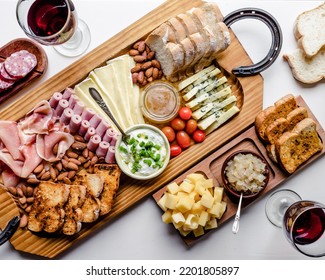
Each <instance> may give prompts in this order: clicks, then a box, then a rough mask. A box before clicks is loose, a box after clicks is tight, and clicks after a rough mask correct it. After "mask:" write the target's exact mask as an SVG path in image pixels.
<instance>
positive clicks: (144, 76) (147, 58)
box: [129, 41, 163, 87]
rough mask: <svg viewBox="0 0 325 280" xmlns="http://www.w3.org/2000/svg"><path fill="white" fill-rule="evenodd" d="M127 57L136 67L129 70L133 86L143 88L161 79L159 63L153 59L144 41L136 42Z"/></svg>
mask: <svg viewBox="0 0 325 280" xmlns="http://www.w3.org/2000/svg"><path fill="white" fill-rule="evenodd" d="M129 55H130V56H132V57H133V59H134V61H135V63H136V65H135V66H134V67H133V68H132V69H131V73H132V80H133V83H134V84H137V85H138V86H140V87H144V86H145V85H146V84H148V83H150V82H152V81H154V80H157V79H161V78H162V76H163V73H162V70H161V66H160V63H159V61H158V60H157V59H155V52H154V51H151V50H150V48H149V47H148V46H147V45H146V43H145V41H138V42H136V43H135V44H134V45H133V47H132V49H131V50H130V51H129Z"/></svg>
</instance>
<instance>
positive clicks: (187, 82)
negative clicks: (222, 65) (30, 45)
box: [178, 65, 216, 91]
mask: <svg viewBox="0 0 325 280" xmlns="http://www.w3.org/2000/svg"><path fill="white" fill-rule="evenodd" d="M215 68H216V67H215V66H214V65H211V66H209V67H207V68H205V69H203V70H202V71H200V72H198V73H196V74H194V75H192V76H191V77H189V78H187V79H185V80H184V81H181V82H180V83H179V84H178V90H179V91H181V90H183V89H185V88H186V87H187V86H189V85H190V84H192V83H193V82H194V81H195V80H197V79H198V78H200V77H202V76H203V75H205V74H207V73H209V72H211V71H213V70H214V69H215Z"/></svg>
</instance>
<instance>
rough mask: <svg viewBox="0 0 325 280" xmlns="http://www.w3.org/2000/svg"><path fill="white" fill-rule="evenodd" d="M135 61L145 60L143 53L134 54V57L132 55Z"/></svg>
mask: <svg viewBox="0 0 325 280" xmlns="http://www.w3.org/2000/svg"><path fill="white" fill-rule="evenodd" d="M133 59H134V61H135V62H144V61H145V60H146V57H144V56H143V55H136V56H135V57H133Z"/></svg>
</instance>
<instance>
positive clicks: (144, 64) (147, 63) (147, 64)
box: [141, 61, 151, 70]
mask: <svg viewBox="0 0 325 280" xmlns="http://www.w3.org/2000/svg"><path fill="white" fill-rule="evenodd" d="M150 67H151V61H147V62H145V63H143V64H142V66H141V69H142V70H147V69H148V68H150Z"/></svg>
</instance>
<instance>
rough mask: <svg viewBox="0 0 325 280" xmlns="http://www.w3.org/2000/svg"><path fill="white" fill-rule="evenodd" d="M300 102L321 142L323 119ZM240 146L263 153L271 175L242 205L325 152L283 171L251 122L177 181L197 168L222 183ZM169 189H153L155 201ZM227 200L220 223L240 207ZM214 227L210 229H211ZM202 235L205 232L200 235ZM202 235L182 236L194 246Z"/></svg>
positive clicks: (324, 138)
mask: <svg viewBox="0 0 325 280" xmlns="http://www.w3.org/2000/svg"><path fill="white" fill-rule="evenodd" d="M296 100H297V104H298V105H299V106H302V107H305V108H306V109H307V111H308V116H309V117H310V118H312V119H313V120H315V121H316V128H317V132H318V135H319V137H320V138H321V140H322V142H323V143H324V141H325V132H324V129H323V128H322V127H321V125H320V123H319V122H318V121H317V119H316V118H315V116H314V115H313V113H312V112H311V110H310V109H309V108H308V106H307V104H306V103H305V102H304V100H303V99H302V97H301V96H298V97H296ZM239 150H249V151H252V152H255V153H256V154H258V155H260V156H261V157H262V158H264V159H265V161H266V162H267V164H268V167H269V169H270V178H269V182H268V184H267V186H266V188H265V189H264V190H263V191H262V193H261V194H260V195H259V197H257V199H256V200H254V201H251V202H249V203H243V208H244V207H247V206H249V204H251V203H254V202H256V201H257V200H258V199H259V198H261V197H263V196H265V195H266V194H267V193H269V192H270V191H272V190H274V189H275V188H276V187H278V186H280V184H282V183H283V182H284V181H285V180H287V179H288V178H289V177H291V176H294V175H295V174H296V173H297V172H300V171H301V170H302V169H303V168H305V167H306V166H308V165H309V164H311V163H312V162H313V161H315V160H316V159H318V158H319V157H320V156H322V155H324V153H325V149H323V150H322V151H321V152H319V153H317V154H315V155H314V156H313V157H311V158H310V159H309V160H308V161H307V162H305V163H304V164H303V165H302V166H300V167H299V168H298V170H297V171H296V172H295V173H293V174H288V173H286V172H285V171H283V170H282V169H281V168H280V167H279V166H278V165H277V164H276V163H274V162H273V161H272V160H270V158H269V157H268V156H267V152H266V148H265V146H264V145H263V143H262V142H261V141H260V139H259V138H258V136H257V134H256V130H255V126H254V125H252V126H251V127H249V128H248V129H247V130H246V131H244V132H243V133H242V134H240V135H239V136H238V137H236V138H235V139H233V140H232V141H231V142H229V143H227V144H226V145H224V146H223V147H222V148H220V149H219V150H217V151H216V152H214V153H213V154H211V155H210V156H208V157H207V158H206V159H204V160H203V161H201V162H200V163H198V164H197V165H195V166H194V167H192V168H191V169H189V170H187V171H186V172H185V173H183V174H182V175H180V176H179V177H178V178H177V179H175V181H176V182H177V183H179V182H181V181H183V180H184V179H185V177H186V176H187V175H188V174H190V173H194V172H199V173H203V174H205V175H206V176H207V177H208V178H212V179H213V180H214V183H215V185H219V186H222V178H221V168H222V164H223V163H224V161H225V159H226V158H227V157H228V156H229V155H230V154H232V153H234V152H236V151H239ZM165 190H166V186H165V187H163V188H161V189H160V190H159V191H157V192H156V193H154V195H153V197H154V199H155V200H156V202H158V201H159V199H160V198H161V196H162V195H163V193H164V192H165ZM224 201H225V202H227V211H226V212H225V214H224V215H223V217H222V218H221V219H220V220H219V221H218V225H219V226H220V225H222V224H223V223H225V222H226V221H227V220H229V219H230V218H232V217H234V216H235V214H236V211H237V204H236V203H233V202H232V201H231V200H230V199H229V197H228V196H227V195H226V194H225V195H224ZM212 231H214V230H210V231H207V233H210V232H212ZM201 237H202V236H201ZM201 237H197V238H195V237H193V236H191V235H188V236H186V237H182V238H183V240H184V242H185V243H186V244H187V245H189V246H191V245H193V244H194V243H195V242H196V241H198V240H199V239H200V238H201Z"/></svg>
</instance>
